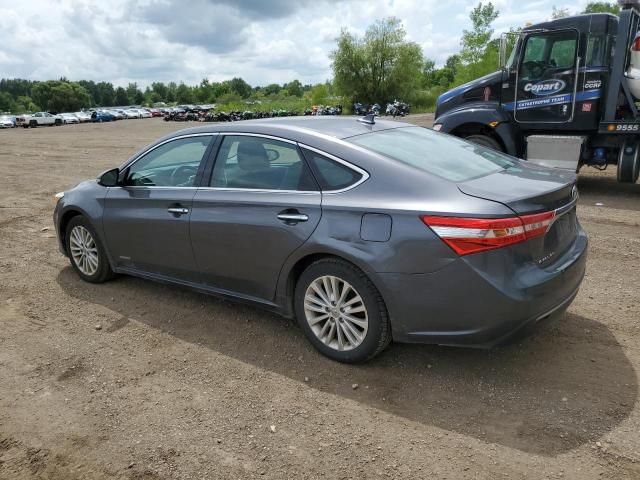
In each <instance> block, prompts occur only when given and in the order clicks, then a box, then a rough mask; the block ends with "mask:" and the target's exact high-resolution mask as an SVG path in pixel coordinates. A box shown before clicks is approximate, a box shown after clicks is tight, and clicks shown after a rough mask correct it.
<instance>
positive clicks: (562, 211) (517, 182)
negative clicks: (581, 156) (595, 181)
mask: <svg viewBox="0 0 640 480" xmlns="http://www.w3.org/2000/svg"><path fill="white" fill-rule="evenodd" d="M457 186H458V189H459V190H460V191H461V192H462V193H464V194H466V195H470V196H472V197H477V198H483V199H486V200H492V201H495V202H500V203H502V204H504V205H506V206H507V207H509V208H510V209H511V210H513V211H514V212H515V213H517V214H518V215H528V214H535V213H542V212H550V211H554V212H555V214H556V216H555V218H554V220H553V223H552V224H551V225H550V227H549V228H548V229H547V231H546V233H545V234H544V235H541V236H539V237H536V238H533V239H531V240H528V241H527V242H525V244H523V245H522V248H523V249H524V251H525V252H527V253H528V254H530V255H531V259H532V260H533V261H535V262H536V263H537V264H538V265H540V266H547V265H550V264H552V263H553V262H554V260H556V259H557V258H559V257H560V256H561V255H562V253H564V252H565V251H566V250H567V249H568V248H569V247H570V246H571V244H572V243H573V241H574V240H575V238H576V235H577V233H578V221H577V217H576V201H577V199H578V190H577V187H576V175H575V174H574V173H571V172H563V171H558V170H555V169H549V168H544V167H540V166H538V165H528V164H526V163H525V162H518V163H517V164H516V165H514V166H513V167H512V168H508V169H506V170H502V171H500V172H496V173H492V174H490V175H486V176H483V177H478V178H474V179H471V180H468V181H466V182H460V183H458V184H457Z"/></svg>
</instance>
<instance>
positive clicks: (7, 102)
mask: <svg viewBox="0 0 640 480" xmlns="http://www.w3.org/2000/svg"><path fill="white" fill-rule="evenodd" d="M14 109H15V103H14V101H13V97H12V96H11V94H10V93H8V92H0V113H3V112H12V111H14Z"/></svg>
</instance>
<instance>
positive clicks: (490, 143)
mask: <svg viewBox="0 0 640 480" xmlns="http://www.w3.org/2000/svg"><path fill="white" fill-rule="evenodd" d="M465 140H467V141H469V142H472V143H475V144H477V145H481V146H483V147H487V148H490V149H492V150H496V151H497V152H504V150H503V149H502V147H501V146H500V144H499V143H498V141H497V140H495V139H493V138H491V137H490V136H488V135H469V136H468V137H465Z"/></svg>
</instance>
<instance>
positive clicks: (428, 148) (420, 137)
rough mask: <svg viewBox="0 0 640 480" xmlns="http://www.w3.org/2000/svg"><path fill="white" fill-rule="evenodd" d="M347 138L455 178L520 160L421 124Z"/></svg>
mask: <svg viewBox="0 0 640 480" xmlns="http://www.w3.org/2000/svg"><path fill="white" fill-rule="evenodd" d="M346 140H347V141H349V142H351V143H355V144H356V145H360V146H362V147H364V148H366V149H368V150H371V151H373V152H376V153H379V154H381V155H384V156H386V157H389V158H392V159H394V160H397V161H399V162H402V163H405V164H407V165H411V166H412V167H415V168H417V169H419V170H422V171H425V172H428V173H431V174H433V175H437V176H439V177H442V178H444V179H446V180H450V181H452V182H464V181H466V180H470V179H472V178H476V177H482V176H485V175H489V174H491V173H495V172H499V171H500V170H506V169H507V168H511V167H513V166H516V164H517V163H516V162H517V160H516V159H514V158H511V157H509V156H507V155H505V154H502V153H499V152H496V151H495V150H491V149H489V148H486V147H482V146H480V145H476V144H474V143H469V142H466V141H464V140H460V139H458V138H455V137H453V136H450V135H443V134H441V133H437V132H434V131H432V130H429V129H427V128H422V127H403V128H394V129H391V130H382V131H379V132H373V133H366V134H364V135H358V136H355V137H351V138H347V139H346Z"/></svg>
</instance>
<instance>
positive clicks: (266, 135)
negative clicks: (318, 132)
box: [219, 132, 298, 145]
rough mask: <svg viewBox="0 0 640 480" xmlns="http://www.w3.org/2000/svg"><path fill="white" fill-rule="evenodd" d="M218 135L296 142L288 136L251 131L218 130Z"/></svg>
mask: <svg viewBox="0 0 640 480" xmlns="http://www.w3.org/2000/svg"><path fill="white" fill-rule="evenodd" d="M219 135H222V136H229V135H231V136H239V137H261V138H268V139H271V140H277V141H279V142H284V143H290V144H292V145H297V143H298V142H295V141H293V140H289V139H288V138H282V137H276V136H274V135H268V134H266V133H252V132H220V133H219Z"/></svg>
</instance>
